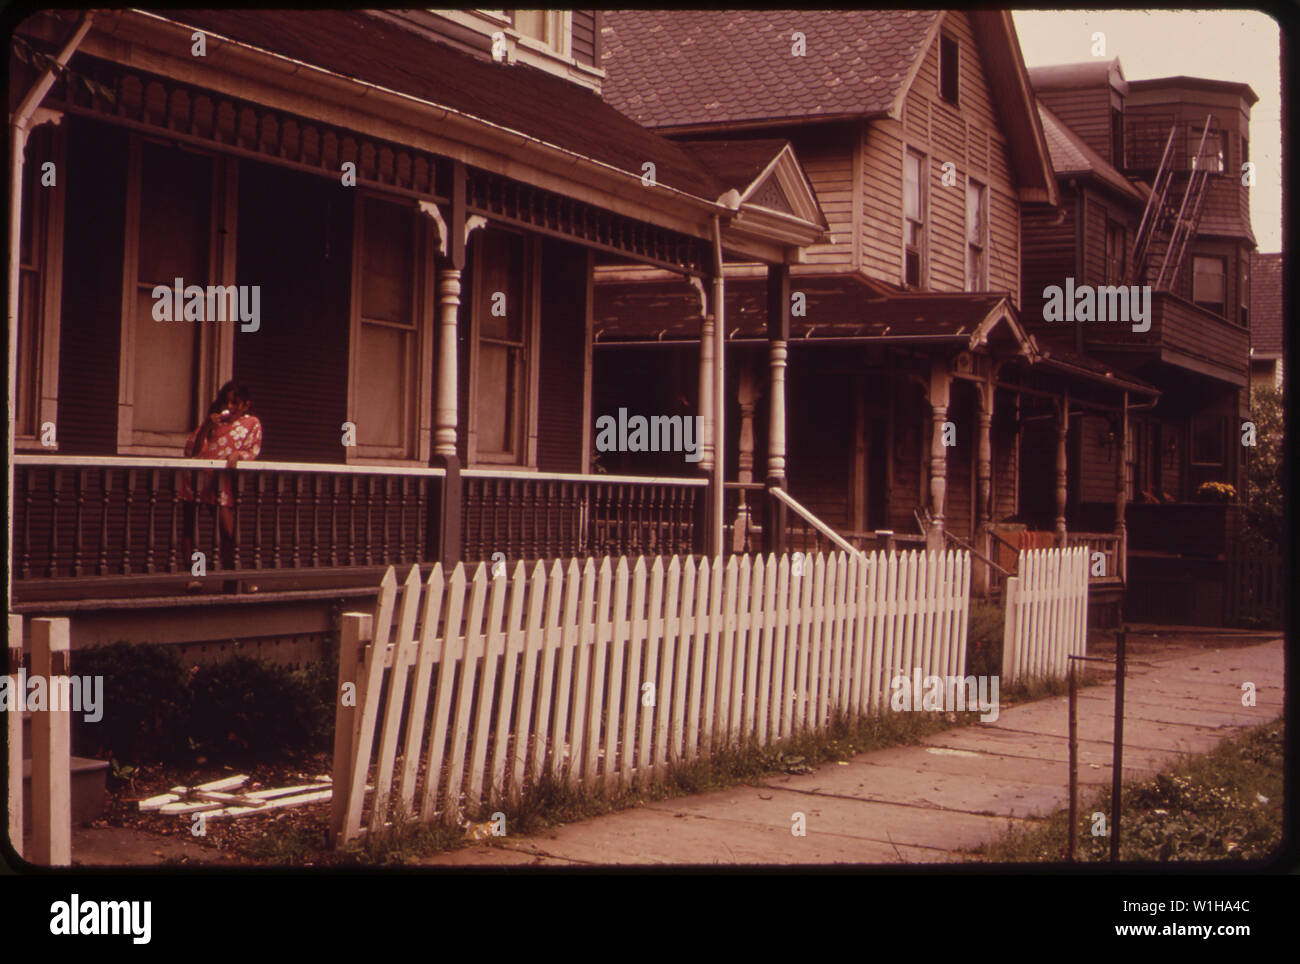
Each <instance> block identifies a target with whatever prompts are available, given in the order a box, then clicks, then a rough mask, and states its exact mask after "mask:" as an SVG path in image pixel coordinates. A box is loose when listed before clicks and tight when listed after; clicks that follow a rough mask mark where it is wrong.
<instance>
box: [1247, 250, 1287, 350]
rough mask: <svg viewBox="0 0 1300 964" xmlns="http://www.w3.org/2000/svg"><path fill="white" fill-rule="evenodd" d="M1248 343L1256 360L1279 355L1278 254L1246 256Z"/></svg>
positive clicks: (1280, 285)
mask: <svg viewBox="0 0 1300 964" xmlns="http://www.w3.org/2000/svg"><path fill="white" fill-rule="evenodd" d="M1250 344H1251V348H1253V349H1254V352H1255V356H1256V357H1261V356H1262V357H1266V358H1267V357H1270V356H1276V357H1280V356H1281V354H1282V255H1281V254H1280V253H1279V254H1260V253H1259V252H1254V253H1253V254H1251V256H1250Z"/></svg>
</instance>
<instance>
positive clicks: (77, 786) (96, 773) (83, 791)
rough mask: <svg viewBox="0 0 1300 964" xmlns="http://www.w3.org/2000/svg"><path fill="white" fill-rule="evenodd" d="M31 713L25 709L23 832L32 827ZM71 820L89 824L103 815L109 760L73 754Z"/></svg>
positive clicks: (28, 830) (29, 830) (106, 795)
mask: <svg viewBox="0 0 1300 964" xmlns="http://www.w3.org/2000/svg"><path fill="white" fill-rule="evenodd" d="M32 716H33V714H32V713H30V712H25V713H23V833H24V834H28V833H31V829H32V759H31V756H32ZM70 762H71V770H72V823H73V826H77V825H79V824H87V823H90V822H91V821H92V820H95V819H97V818H99V817H100V816H102V815H103V813H104V806H105V802H106V800H107V798H108V770H109V762H108V761H107V760H93V759H90V758H88V757H83V756H74V757H72V758H71V761H70Z"/></svg>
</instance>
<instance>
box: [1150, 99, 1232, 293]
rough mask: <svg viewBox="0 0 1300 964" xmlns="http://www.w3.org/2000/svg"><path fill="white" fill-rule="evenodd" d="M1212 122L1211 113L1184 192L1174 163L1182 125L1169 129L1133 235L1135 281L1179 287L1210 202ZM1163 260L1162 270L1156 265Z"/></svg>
mask: <svg viewBox="0 0 1300 964" xmlns="http://www.w3.org/2000/svg"><path fill="white" fill-rule="evenodd" d="M1212 122H1213V116H1212V115H1206V118H1205V125H1204V127H1203V128H1202V130H1201V139H1200V141H1199V143H1198V145H1197V148H1196V156H1195V157H1193V158H1192V163H1191V167H1190V170H1189V173H1188V175H1187V181H1186V184H1185V185H1183V186H1182V189H1181V192H1180V191H1179V189H1178V188H1176V187H1175V186H1174V183H1175V181H1176V180H1180V179H1179V178H1177V177H1176V176H1175V175H1176V174H1177V173H1178V171H1177V169H1176V167H1175V165H1174V162H1173V161H1174V141H1175V139H1176V138H1177V136H1178V125H1177V124H1175V125H1174V126H1173V127H1171V128H1170V129H1169V138H1168V140H1166V141H1165V149H1164V152H1163V153H1162V154H1161V156H1160V166H1159V168H1158V169H1157V170H1156V176H1155V181H1154V182H1153V184H1152V187H1151V196H1150V197H1149V198H1148V199H1147V206H1146V210H1145V211H1143V212H1142V221H1141V223H1140V224H1139V225H1138V232H1137V235H1136V237H1135V238H1134V239H1133V258H1132V265H1133V273H1132V282H1133V283H1134V284H1147V283H1151V284H1152V285H1153V287H1154V288H1155V289H1156V290H1157V291H1170V290H1172V289H1173V287H1174V282H1175V281H1176V280H1177V278H1178V272H1179V269H1181V268H1182V264H1183V261H1184V260H1185V258H1186V255H1187V246H1188V244H1189V243H1190V242H1191V239H1192V238H1193V237H1195V236H1196V230H1197V227H1198V226H1199V224H1200V220H1201V211H1202V209H1203V207H1204V205H1205V189H1206V186H1207V185H1208V183H1209V179H1210V174H1211V173H1212V172H1211V169H1210V165H1209V164H1208V163H1206V157H1205V143H1206V141H1207V140H1208V138H1209V135H1210V124H1211V123H1212ZM1157 259H1158V263H1159V269H1158V270H1156V268H1155V266H1156V263H1157ZM1153 273H1154V279H1153V280H1152V274H1153Z"/></svg>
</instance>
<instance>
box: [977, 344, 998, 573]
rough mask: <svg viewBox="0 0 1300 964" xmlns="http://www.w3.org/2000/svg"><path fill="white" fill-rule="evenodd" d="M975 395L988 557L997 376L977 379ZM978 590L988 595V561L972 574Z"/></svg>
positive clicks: (980, 504)
mask: <svg viewBox="0 0 1300 964" xmlns="http://www.w3.org/2000/svg"><path fill="white" fill-rule="evenodd" d="M974 385H975V397H976V401H977V403H978V408H977V411H976V413H975V480H976V481H975V548H976V550H978V551H979V552H980V553H982V554H983V555H984V556H985V557H987V558H992V557H993V552H992V549H993V546H992V541H993V540H992V539H991V538H990V537H989V528H990V526H991V524H992V516H993V503H992V499H993V440H992V428H993V391H994V389H993V375H992V371H991V370H990V373H989V379H988V381H986V382H976V383H974ZM972 575H973V576H974V583H975V586H974V589H975V591H976V592H978V593H979V594H981V595H985V596H987V595H988V593H989V589H990V588H991V586H992V582H993V573H992V572H991V571H990V569H989V566H988V564H987V563H982V562H977V563H976V565H975V568H974V572H973V573H972Z"/></svg>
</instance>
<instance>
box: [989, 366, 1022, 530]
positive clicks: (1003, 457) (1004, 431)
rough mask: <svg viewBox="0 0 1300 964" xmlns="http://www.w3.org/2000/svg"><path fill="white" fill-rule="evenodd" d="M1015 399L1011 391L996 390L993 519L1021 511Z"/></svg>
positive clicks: (993, 437)
mask: <svg viewBox="0 0 1300 964" xmlns="http://www.w3.org/2000/svg"><path fill="white" fill-rule="evenodd" d="M1013 405H1014V399H1013V397H1012V396H1011V394H1010V393H1009V392H1006V391H1003V390H1001V389H999V390H997V392H996V395H995V398H994V402H993V424H992V426H991V429H990V437H991V441H992V443H993V510H992V521H993V522H998V521H1000V520H1002V519H1005V518H1007V517H1008V516H1013V515H1015V514H1016V513H1017V511H1018V506H1019V492H1018V491H1017V480H1018V479H1019V477H1020V466H1019V464H1018V463H1019V460H1020V450H1019V449H1020V447H1019V445H1018V444H1017V439H1016V413H1015V409H1014V407H1013Z"/></svg>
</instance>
